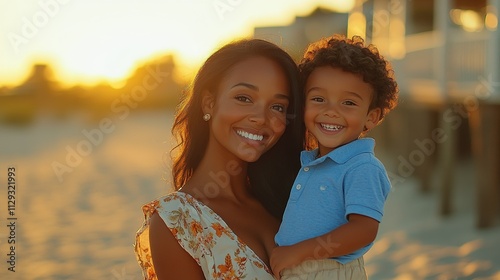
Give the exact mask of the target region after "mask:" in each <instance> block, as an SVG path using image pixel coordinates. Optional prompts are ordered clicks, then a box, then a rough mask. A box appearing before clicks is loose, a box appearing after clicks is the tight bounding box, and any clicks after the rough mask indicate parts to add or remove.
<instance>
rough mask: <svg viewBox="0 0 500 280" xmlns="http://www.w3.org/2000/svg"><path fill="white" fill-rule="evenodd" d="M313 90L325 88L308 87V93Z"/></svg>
mask: <svg viewBox="0 0 500 280" xmlns="http://www.w3.org/2000/svg"><path fill="white" fill-rule="evenodd" d="M313 90H324V88H322V87H312V88H310V89H308V90H307V91H306V93H309V92H311V91H313Z"/></svg>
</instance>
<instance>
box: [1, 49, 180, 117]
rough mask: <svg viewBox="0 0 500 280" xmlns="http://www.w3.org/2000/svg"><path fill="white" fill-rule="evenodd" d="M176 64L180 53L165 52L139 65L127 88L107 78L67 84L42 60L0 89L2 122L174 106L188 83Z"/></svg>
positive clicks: (107, 113) (126, 81) (99, 114)
mask: <svg viewBox="0 0 500 280" xmlns="http://www.w3.org/2000/svg"><path fill="white" fill-rule="evenodd" d="M176 67H177V66H176V64H175V59H174V57H173V56H172V55H165V56H162V57H159V58H155V59H152V60H150V61H147V62H145V63H143V64H142V65H139V66H138V67H137V68H136V69H135V71H134V72H133V74H132V75H131V76H130V77H128V78H127V79H126V80H125V81H124V83H123V85H122V86H121V87H116V86H115V87H113V86H111V85H109V84H107V83H101V84H98V85H95V86H92V87H86V86H82V85H75V86H73V87H71V88H62V87H61V86H60V84H59V83H58V81H56V80H55V79H54V78H53V74H52V71H51V69H50V66H49V65H45V64H36V65H34V66H33V68H32V71H31V73H30V75H29V77H28V78H27V79H26V80H25V81H24V82H23V83H21V84H20V85H19V86H16V87H13V88H7V87H1V88H0V123H6V124H11V125H16V126H22V125H28V124H30V123H31V122H33V121H34V120H35V119H36V118H37V116H39V115H41V114H44V115H48V116H49V117H51V118H53V119H57V120H63V119H66V118H68V117H70V116H71V115H74V114H78V113H83V114H85V115H87V116H88V119H89V120H90V121H99V120H100V119H102V118H103V117H106V116H110V115H118V116H121V117H123V116H125V114H126V115H128V114H133V113H134V112H139V111H144V110H164V109H169V108H173V107H175V106H176V105H177V103H178V101H179V100H180V97H181V94H182V92H183V89H184V88H185V87H186V85H185V84H184V82H180V81H178V80H177V79H176Z"/></svg>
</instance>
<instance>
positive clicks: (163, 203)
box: [135, 192, 274, 280]
mask: <svg viewBox="0 0 500 280" xmlns="http://www.w3.org/2000/svg"><path fill="white" fill-rule="evenodd" d="M142 209H143V212H144V217H145V221H144V224H143V225H142V227H141V228H140V229H139V230H138V231H137V235H136V242H135V253H136V256H137V260H138V262H139V265H140V266H141V268H142V271H143V275H144V279H148V280H150V279H157V277H156V273H155V271H154V267H153V265H152V262H151V249H150V247H149V223H150V219H151V216H152V215H153V214H154V213H155V212H158V214H159V215H160V217H161V218H162V219H163V221H164V222H165V224H166V225H167V227H168V228H169V229H170V231H171V232H172V234H173V235H174V237H175V238H176V239H177V241H178V242H179V244H180V245H181V246H182V248H184V250H186V251H187V252H188V253H189V254H190V255H191V257H193V259H194V260H195V261H196V262H197V263H198V264H199V265H200V267H201V269H202V270H203V274H204V275H205V278H206V279H225V280H236V279H252V280H254V279H258V280H267V279H269V280H272V279H274V278H273V276H272V274H271V271H270V269H269V268H268V267H267V266H266V264H265V263H264V262H263V261H262V260H261V259H260V258H259V257H258V256H257V255H256V254H255V253H254V252H253V251H252V249H250V248H249V247H248V246H247V245H246V244H245V243H243V242H242V241H241V240H240V239H239V238H238V237H237V236H236V234H234V232H233V231H232V230H231V229H230V228H229V227H228V226H227V224H226V223H225V222H224V220H222V218H221V217H220V216H219V215H217V214H216V213H215V212H214V211H213V210H212V209H210V208H209V207H208V206H206V205H205V204H203V203H201V202H200V201H198V200H196V199H195V198H193V197H192V196H190V195H189V194H186V193H183V192H173V193H171V194H168V195H166V196H164V197H161V198H159V199H157V200H154V201H152V202H150V203H148V204H146V205H144V206H143V208H142Z"/></svg>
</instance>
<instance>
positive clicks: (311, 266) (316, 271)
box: [281, 257, 368, 280]
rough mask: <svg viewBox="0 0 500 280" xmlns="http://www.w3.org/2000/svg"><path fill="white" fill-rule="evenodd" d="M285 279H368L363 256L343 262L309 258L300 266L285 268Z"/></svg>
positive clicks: (283, 276)
mask: <svg viewBox="0 0 500 280" xmlns="http://www.w3.org/2000/svg"><path fill="white" fill-rule="evenodd" d="M281 275H282V276H281V279H283V280H312V279H316V280H321V279H325V280H326V279H328V280H348V279H352V280H358V279H360V280H366V279H368V276H367V275H366V271H365V263H364V261H363V257H360V258H358V259H355V260H353V261H351V262H349V263H346V264H341V263H339V262H337V261H335V260H331V259H326V260H308V261H304V262H303V263H301V264H300V265H298V266H295V267H292V268H287V269H284V270H283V271H282V272H281Z"/></svg>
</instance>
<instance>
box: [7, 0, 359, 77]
mask: <svg viewBox="0 0 500 280" xmlns="http://www.w3.org/2000/svg"><path fill="white" fill-rule="evenodd" d="M353 2H354V0H329V1H328V0H272V1H268V0H183V1H181V0H148V1H138V0H86V1H84V0H23V1H9V0H0V32H1V34H2V37H1V39H0V50H1V51H0V86H3V85H6V86H14V85H17V84H19V83H20V82H22V81H23V80H24V79H25V78H26V77H27V75H28V74H29V71H30V69H31V66H32V65H33V64H34V63H47V64H50V65H51V66H52V68H53V70H54V74H55V76H56V79H57V80H59V81H62V82H63V83H65V84H67V85H72V84H77V83H83V84H87V85H91V84H95V83H99V82H103V81H109V82H111V83H113V82H118V81H120V80H122V79H123V78H124V77H125V76H127V75H128V74H130V71H132V70H133V69H134V67H135V66H137V64H138V63H141V62H144V61H146V60H148V59H151V58H153V57H155V56H157V55H162V54H166V53H168V52H170V53H174V54H175V55H176V56H177V59H178V61H177V62H178V63H179V64H181V65H182V66H184V68H185V69H189V68H190V67H192V68H194V67H195V66H196V67H197V66H198V65H199V63H200V62H201V61H203V60H204V59H205V58H206V57H207V56H208V55H209V54H210V53H211V52H213V51H214V50H215V49H216V48H217V47H219V46H220V45H221V44H223V43H226V42H229V41H231V40H234V39H238V38H244V37H248V36H251V35H252V31H253V27H254V26H263V25H286V24H289V23H291V22H292V21H293V19H294V18H295V16H304V15H307V14H309V13H310V12H311V11H313V10H314V9H315V8H316V7H317V6H322V7H325V8H329V9H332V10H336V11H340V12H345V11H349V10H350V9H351V8H352V6H353V4H354V3H353Z"/></svg>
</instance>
